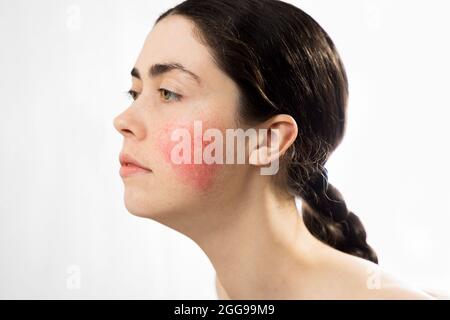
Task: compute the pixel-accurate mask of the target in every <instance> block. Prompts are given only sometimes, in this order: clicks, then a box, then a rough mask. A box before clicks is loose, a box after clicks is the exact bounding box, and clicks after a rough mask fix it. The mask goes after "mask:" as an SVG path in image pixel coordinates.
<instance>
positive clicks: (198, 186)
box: [158, 121, 223, 192]
mask: <svg viewBox="0 0 450 320" xmlns="http://www.w3.org/2000/svg"><path fill="white" fill-rule="evenodd" d="M212 127H213V126H211V125H208V123H207V122H205V121H203V122H202V130H201V131H200V130H194V124H193V122H192V123H173V124H168V125H166V126H165V127H164V128H163V129H162V131H161V134H160V136H159V139H158V147H159V151H160V153H161V154H162V157H163V159H164V161H165V162H166V163H168V164H169V165H170V167H171V169H172V171H173V172H174V174H175V176H176V177H177V179H178V180H179V181H180V182H181V183H183V184H184V185H186V186H188V187H190V188H192V189H194V190H196V191H203V192H204V191H207V190H209V189H210V188H211V187H212V185H213V184H214V181H215V177H216V176H217V174H218V171H219V169H220V167H222V166H223V165H221V164H215V163H213V164H207V163H204V161H203V157H202V155H203V150H204V148H205V147H206V146H208V145H209V144H210V143H211V142H212V141H204V140H203V134H204V132H205V131H206V130H207V129H208V128H212ZM214 128H218V127H214ZM177 129H183V130H186V132H189V136H190V139H189V141H188V143H186V144H185V146H186V147H187V148H189V147H190V153H191V156H190V161H189V163H181V164H177V163H174V161H172V150H174V148H175V147H176V146H177V145H179V144H180V141H181V140H177V141H172V140H171V134H172V132H173V131H174V130H177ZM196 153H197V155H198V159H200V161H201V163H195V162H194V160H195V154H196Z"/></svg>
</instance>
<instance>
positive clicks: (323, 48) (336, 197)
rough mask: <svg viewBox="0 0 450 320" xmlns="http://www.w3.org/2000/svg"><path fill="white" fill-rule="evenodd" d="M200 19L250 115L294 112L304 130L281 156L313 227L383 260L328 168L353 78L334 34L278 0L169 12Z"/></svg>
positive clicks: (225, 0) (339, 244) (191, 2)
mask: <svg viewBox="0 0 450 320" xmlns="http://www.w3.org/2000/svg"><path fill="white" fill-rule="evenodd" d="M169 15H181V16H184V17H186V18H188V19H190V20H191V21H193V22H194V24H195V26H196V35H197V36H198V37H199V39H200V40H201V41H202V42H203V43H204V44H205V45H206V46H207V47H208V48H209V49H210V51H211V53H212V56H213V57H214V59H215V63H216V64H217V65H218V67H219V68H220V69H222V70H223V71H224V72H225V73H226V74H227V75H228V76H229V77H230V78H231V79H233V80H234V81H235V82H236V84H237V85H238V87H239V90H240V97H241V105H240V114H239V116H240V118H241V119H243V120H244V121H246V122H248V123H255V122H258V121H264V120H267V119H269V118H270V117H272V116H274V115H276V114H289V115H291V116H292V117H293V118H294V119H295V120H296V122H297V123H298V130H299V133H298V137H297V139H296V141H295V142H294V144H293V145H292V146H291V147H290V149H289V150H288V152H287V153H286V154H285V155H284V157H283V158H282V169H283V170H282V171H280V173H279V174H281V173H282V178H283V181H284V186H285V187H286V190H287V191H288V192H289V193H291V194H293V195H295V196H300V197H301V198H302V199H303V200H304V201H303V208H302V209H303V213H304V221H305V225H306V226H307V228H308V229H309V230H310V232H311V233H312V234H313V235H314V236H315V237H317V238H318V239H320V240H321V241H323V242H325V243H327V244H329V245H330V246H332V247H334V248H336V249H338V250H341V251H343V252H347V253H349V254H352V255H355V256H358V257H362V258H364V259H367V260H370V261H373V262H375V263H378V259H377V255H376V253H375V252H374V250H373V249H372V248H371V247H370V246H369V245H368V244H367V243H366V232H365V230H364V227H363V225H362V223H361V221H360V220H359V218H358V217H357V216H356V215H355V214H354V213H353V212H351V211H349V210H348V209H347V206H346V204H345V201H344V199H343V198H342V196H341V194H340V193H339V191H338V190H337V189H336V188H335V187H334V186H332V185H331V184H330V183H329V182H328V174H327V170H326V169H325V163H326V162H327V160H328V158H329V156H330V155H331V153H332V152H333V151H334V150H335V149H336V147H337V146H338V145H339V143H340V142H341V140H342V138H343V136H344V132H345V123H346V108H347V99H348V83H347V76H346V73H345V69H344V66H343V64H342V61H341V59H340V56H339V54H338V52H337V50H336V47H335V45H334V43H333V42H332V40H331V39H330V37H329V36H328V34H327V33H326V32H325V31H324V30H323V29H322V27H321V26H320V25H319V24H318V23H317V22H316V21H315V20H314V19H313V18H311V17H310V16H309V15H308V14H306V13H305V12H303V11H302V10H300V9H299V8H297V7H295V6H293V5H290V4H287V3H285V2H282V1H277V0H187V1H184V2H182V3H181V4H179V5H177V6H176V7H174V8H172V9H170V10H168V11H167V12H165V13H164V14H162V15H161V16H160V17H159V18H158V20H157V22H159V21H160V20H162V19H164V18H165V17H167V16H169Z"/></svg>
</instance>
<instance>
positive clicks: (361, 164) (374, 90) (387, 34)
mask: <svg viewBox="0 0 450 320" xmlns="http://www.w3.org/2000/svg"><path fill="white" fill-rule="evenodd" d="M176 2H177V1H150V0H133V1H125V0H122V1H111V0H108V1H106V0H102V1H99V0H96V1H76V0H73V1H61V0H47V1H31V0H29V1H24V0H20V1H16V0H14V1H13V0H9V1H8V0H1V1H0V46H1V50H0V72H1V75H0V90H1V96H0V99H1V100H0V108H1V113H0V115H1V116H0V148H1V157H0V298H12V299H16V298H44V299H46V298H60V299H66V298H67V299H78V298H106V299H109V298H125V299H128V298H145V299H165V298H168V299H181V298H186V299H215V298H216V296H215V291H214V270H213V269H212V266H211V265H210V263H209V260H208V259H207V257H206V256H205V255H204V254H203V252H202V251H201V250H200V249H199V248H198V247H197V246H196V245H195V243H193V242H192V241H191V240H190V239H188V238H186V237H185V236H183V235H181V234H179V233H177V232H175V231H173V230H170V229H168V228H167V227H165V226H163V225H160V224H158V223H156V222H154V221H150V220H144V219H141V218H137V217H134V216H132V215H131V214H129V213H128V212H127V211H126V210H125V208H124V205H123V185H122V182H121V180H120V177H119V175H118V167H119V165H118V160H117V155H118V153H119V151H120V149H121V143H122V139H121V136H120V135H119V134H118V133H117V132H116V131H115V129H114V128H113V125H112V121H113V118H114V116H116V115H117V114H119V113H120V112H121V111H122V110H124V108H125V107H127V104H128V103H129V101H128V100H127V99H126V97H125V95H124V92H125V91H126V90H128V89H129V84H130V78H129V72H130V70H131V67H132V66H133V64H134V62H135V59H136V58H137V55H138V53H139V51H140V49H141V47H142V44H143V41H144V39H145V36H146V35H147V33H148V32H149V31H150V29H151V27H152V25H153V22H154V21H155V19H156V18H157V16H158V15H159V14H160V13H162V12H163V11H164V10H166V9H168V8H169V7H171V6H173V5H174V4H176ZM290 2H292V3H294V4H296V5H298V6H299V7H300V8H302V9H304V10H305V11H306V12H308V13H309V14H311V15H312V16H313V17H314V18H315V19H316V20H317V21H318V22H319V23H320V24H321V25H322V26H323V27H324V28H325V30H326V31H327V32H328V33H329V34H330V36H331V37H332V38H333V40H334V42H335V43H336V45H337V47H338V49H339V51H340V53H341V55H342V58H343V60H344V64H345V66H346V69H347V72H348V76H349V81H350V96H351V97H350V104H349V119H348V120H349V123H348V130H347V134H346V138H345V139H344V142H343V144H342V145H341V146H340V147H339V148H338V150H337V151H336V153H335V154H334V156H333V157H332V158H331V160H330V162H329V165H328V169H329V172H330V180H331V182H332V183H333V184H334V185H335V186H337V187H338V188H339V189H340V190H341V192H342V193H343V195H344V196H345V198H346V200H347V204H348V206H349V207H350V209H352V210H353V211H355V212H356V213H357V214H358V215H359V216H360V218H361V220H362V221H363V222H364V224H365V226H366V229H367V232H368V235H369V238H368V240H369V243H370V244H371V245H372V246H373V247H374V248H375V249H376V251H377V253H378V255H379V258H380V264H381V266H383V267H384V268H386V269H388V270H390V271H392V272H394V273H395V274H397V275H398V276H399V277H400V278H402V279H404V280H406V281H409V282H412V283H413V284H417V285H418V286H420V287H422V288H431V289H437V290H444V291H445V292H447V293H448V292H449V288H450V250H448V245H449V244H450V231H449V223H450V205H449V201H448V199H449V198H450V191H449V187H448V183H449V182H448V181H449V178H450V174H449V169H448V163H449V162H450V152H449V150H448V145H449V143H448V138H449V137H450V126H449V125H448V117H449V115H450V112H449V107H450V102H449V96H448V94H449V91H450V88H449V78H448V77H449V74H450V59H449V58H450V44H449V41H450V36H449V33H450V20H449V19H448V13H449V9H450V5H449V2H448V1H444V0H442V1H438V0H435V1H411V0H408V1H406V0H402V1H399V0H396V1H361V0H346V1H344V0H341V1H335V0H334V1H333V0H330V1H325V0H322V1H319V0H314V1H313V0H311V1H290ZM174 41H175V40H174ZM73 277H78V278H77V279H78V280H80V282H79V283H80V287H78V288H77V287H71V286H70V285H69V286H68V283H69V284H70V283H73V282H72V280H73Z"/></svg>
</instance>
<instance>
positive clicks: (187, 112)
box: [114, 16, 430, 299]
mask: <svg viewBox="0 0 450 320" xmlns="http://www.w3.org/2000/svg"><path fill="white" fill-rule="evenodd" d="M193 28H194V25H193V23H192V22H191V21H190V20H188V19H186V18H184V17H180V16H169V17H167V18H165V19H163V20H162V21H160V22H159V23H158V24H157V25H156V26H155V27H154V28H153V30H152V31H151V32H150V34H149V35H148V37H147V39H146V40H145V43H144V46H143V48H142V51H141V53H140V55H139V57H138V59H137V61H136V64H135V68H136V69H137V70H138V71H139V73H140V78H141V79H137V78H136V77H133V78H132V90H134V91H136V92H137V93H138V95H137V99H135V100H134V101H133V103H132V104H131V105H130V106H129V107H128V108H127V109H126V110H125V111H124V112H123V113H122V114H120V115H118V116H117V117H116V118H115V120H114V125H115V127H116V129H117V130H118V131H119V132H120V133H121V134H122V135H123V137H124V140H123V152H126V153H128V154H130V155H132V156H133V157H134V158H135V159H136V160H138V161H139V162H140V163H141V164H143V165H145V166H147V167H149V168H151V169H152V172H151V173H145V174H139V175H135V176H130V177H125V178H124V179H123V182H124V186H125V195H124V200H125V205H126V207H127V209H128V211H129V212H130V213H132V214H134V215H136V216H139V217H144V218H148V219H152V220H155V221H157V222H160V223H162V224H164V225H166V226H168V227H170V228H172V229H174V230H177V231H179V232H180V233H182V234H184V235H186V236H188V237H189V238H191V239H192V240H193V241H194V242H196V243H197V244H198V245H199V246H200V248H201V249H202V250H203V251H204V252H205V254H206V255H207V256H208V258H209V259H210V261H211V263H212V264H213V266H214V268H215V270H216V272H217V277H216V287H217V291H218V297H219V298H221V299H227V298H231V299H328V298H331V299H334V298H337V299H358V298H361V299H389V298H393V299H422V298H424V299H426V298H430V296H429V295H427V294H425V293H423V292H422V291H420V290H417V289H414V288H410V287H408V286H407V285H405V284H403V283H401V282H400V281H398V280H396V279H395V278H394V277H392V276H391V275H389V274H388V273H386V272H385V271H383V270H381V269H380V268H379V267H378V266H377V265H375V264H373V263H371V262H368V261H366V260H363V259H360V258H357V257H354V256H351V255H348V254H345V253H342V252H340V251H338V250H335V249H334V248H331V247H330V246H328V245H326V244H324V243H322V242H320V241H319V240H317V239H316V238H315V237H314V236H313V235H312V234H311V233H310V232H309V231H308V229H307V228H306V226H305V224H304V223H303V219H302V216H301V214H299V211H298V210H297V208H296V206H295V202H294V198H293V197H292V196H290V195H288V194H287V193H286V192H284V191H282V190H279V189H277V188H276V187H275V186H274V184H273V182H272V180H271V178H272V177H269V176H263V175H260V174H259V169H260V167H261V166H262V165H264V164H266V163H267V161H269V162H270V161H272V160H273V159H275V158H277V157H279V156H280V155H282V154H283V153H284V152H286V150H287V149H288V148H289V146H290V145H291V144H292V143H293V142H294V141H295V139H296V136H297V132H298V131H297V123H296V122H295V120H294V119H293V118H292V117H290V116H288V115H277V116H275V117H273V118H272V119H269V120H268V121H266V122H264V123H261V124H260V125H259V126H258V127H259V128H265V129H278V130H279V132H280V136H279V141H280V149H279V151H278V152H271V153H269V154H268V156H267V159H261V160H259V161H258V160H257V161H254V160H253V161H252V163H251V164H249V163H247V164H243V165H219V164H215V165H205V164H202V165H174V164H173V163H172V162H171V161H170V156H169V153H170V151H171V149H172V148H173V141H171V139H170V133H171V132H173V130H174V129H177V128H187V129H188V130H192V125H193V122H194V120H202V121H203V123H204V126H205V128H217V129H219V130H221V131H224V130H225V129H226V128H238V127H241V128H244V129H246V128H245V127H243V126H238V123H237V122H236V115H237V114H238V98H239V90H238V87H237V86H236V84H235V83H234V82H233V81H232V80H231V79H230V78H229V77H228V76H227V75H226V74H225V73H223V72H222V71H221V70H220V69H219V68H218V67H217V66H216V65H215V64H214V61H213V59H212V57H211V55H210V52H209V50H208V48H207V47H206V46H204V45H203V44H202V43H201V42H200V41H199V40H198V39H197V38H196V37H195V35H194V34H193ZM169 62H170V63H180V64H182V65H183V66H184V67H185V68H186V69H188V70H190V71H192V72H194V73H195V74H196V75H197V76H198V77H199V78H200V83H199V82H197V81H194V80H193V79H192V78H191V77H189V76H188V75H187V74H185V73H183V72H181V71H177V70H172V71H170V72H168V73H165V74H162V75H160V76H158V77H150V76H149V74H148V70H149V68H150V66H152V65H153V64H156V63H169ZM160 88H165V89H167V90H170V91H173V92H175V93H177V94H180V95H182V98H181V100H179V101H177V100H173V99H165V97H166V96H165V95H161V94H160V92H158V90H159V89H160ZM169 97H171V95H169ZM191 132H192V131H191ZM267 139H268V141H270V138H269V137H268V138H267ZM202 144H203V145H207V144H208V143H207V142H206V143H205V142H204V141H203V142H202ZM259 151H260V148H258V146H256V147H255V148H254V149H250V148H249V149H248V150H247V153H246V155H248V156H249V157H250V155H252V154H254V153H255V152H259ZM253 159H254V158H253ZM264 160H265V161H266V162H264ZM368 268H372V269H373V270H377V271H376V272H377V275H378V277H379V279H381V283H382V284H383V286H382V288H378V289H368V288H367V281H368V277H369V276H368Z"/></svg>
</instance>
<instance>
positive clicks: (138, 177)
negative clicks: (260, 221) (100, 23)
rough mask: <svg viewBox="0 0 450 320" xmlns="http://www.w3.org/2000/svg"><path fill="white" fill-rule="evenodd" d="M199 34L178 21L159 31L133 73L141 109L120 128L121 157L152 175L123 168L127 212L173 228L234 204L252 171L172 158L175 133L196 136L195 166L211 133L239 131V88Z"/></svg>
mask: <svg viewBox="0 0 450 320" xmlns="http://www.w3.org/2000/svg"><path fill="white" fill-rule="evenodd" d="M193 27H194V25H193V23H192V22H191V21H190V20H188V19H186V18H184V17H181V16H176V15H175V16H169V17H166V18H165V19H163V20H162V21H160V22H159V23H158V24H157V25H155V27H154V28H153V30H152V31H151V33H150V34H149V35H148V37H147V39H146V41H145V44H144V46H143V49H142V51H141V53H140V55H139V57H138V59H137V62H136V64H135V66H134V72H133V76H132V86H131V90H132V92H135V93H136V94H134V93H133V95H134V102H133V103H132V104H131V106H129V107H128V109H126V110H125V111H124V112H123V113H122V114H120V115H119V116H118V117H116V119H115V120H114V125H115V127H116V129H117V130H118V131H119V132H120V133H121V134H122V135H123V137H124V142H123V150H122V154H124V155H127V156H129V157H131V158H133V159H134V160H135V161H137V162H139V163H140V165H141V166H143V167H147V168H149V169H151V172H150V171H142V170H141V171H138V172H133V170H126V169H125V170H123V168H122V170H123V171H122V173H121V175H122V178H123V182H124V185H125V205H126V207H127V209H128V210H129V211H130V212H131V213H133V214H135V215H137V216H142V217H148V218H152V219H156V220H160V221H162V222H163V221H164V222H166V223H169V220H170V219H178V218H179V217H180V215H183V214H186V213H188V212H195V211H198V210H202V209H205V208H208V207H211V206H213V205H214V206H218V205H220V203H221V202H222V201H223V202H225V201H229V199H235V197H237V196H238V195H239V194H242V192H241V191H242V190H243V188H244V187H245V183H244V182H245V177H246V175H247V174H248V166H247V165H222V164H205V163H203V164H195V163H191V164H178V163H175V162H174V161H173V160H174V159H173V152H172V151H173V149H174V147H175V146H176V145H179V144H180V142H181V140H180V139H181V138H180V137H178V139H172V138H173V137H172V134H173V133H174V132H184V133H186V132H189V133H190V135H191V137H192V144H191V146H192V147H193V149H192V150H191V151H192V153H191V157H192V158H191V159H194V154H195V152H196V150H197V149H198V146H200V148H201V146H202V145H203V147H205V146H206V145H208V143H209V142H206V141H201V140H202V138H201V135H202V134H203V133H204V132H205V130H206V129H208V128H216V129H219V130H220V131H221V132H222V133H223V137H225V129H227V128H232V129H233V128H236V121H235V119H236V114H237V110H238V88H237V87H236V84H235V83H234V82H233V81H232V80H231V79H230V78H229V77H228V76H226V75H225V74H224V73H223V72H222V71H221V70H220V69H219V68H218V67H217V66H216V65H215V64H214V62H213V59H212V57H211V56H210V53H209V51H208V49H207V47H205V46H204V45H203V44H201V43H200V42H199V41H198V40H197V38H195V36H194V35H193ZM167 65H170V66H171V67H167ZM183 69H184V71H183ZM194 121H201V127H202V131H201V134H200V138H199V137H198V135H197V138H195V139H197V141H196V142H194ZM199 123H200V122H197V124H199ZM177 129H178V131H177ZM179 129H181V131H180V130H179ZM184 129H185V130H187V131H183V130H184ZM184 137H186V136H184ZM184 141H185V140H184ZM197 142H198V143H199V144H197ZM200 152H201V151H200ZM178 154H179V155H184V154H183V152H181V153H178ZM127 171H128V172H127ZM130 171H131V174H130ZM174 221H175V220H174Z"/></svg>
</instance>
